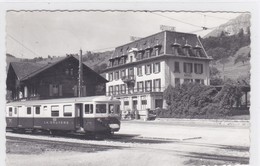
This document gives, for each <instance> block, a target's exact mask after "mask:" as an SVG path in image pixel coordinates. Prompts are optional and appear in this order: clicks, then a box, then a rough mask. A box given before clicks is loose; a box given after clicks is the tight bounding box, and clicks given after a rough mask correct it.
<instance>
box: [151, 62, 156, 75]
mask: <svg viewBox="0 0 260 166" xmlns="http://www.w3.org/2000/svg"><path fill="white" fill-rule="evenodd" d="M151 65H153V66H152V68H153V73H155V66H156V63H154V64H151ZM151 73H152V72H151Z"/></svg>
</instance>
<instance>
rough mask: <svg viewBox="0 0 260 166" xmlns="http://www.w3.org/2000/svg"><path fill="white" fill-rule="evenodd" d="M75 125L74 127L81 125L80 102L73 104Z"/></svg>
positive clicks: (81, 107)
mask: <svg viewBox="0 0 260 166" xmlns="http://www.w3.org/2000/svg"><path fill="white" fill-rule="evenodd" d="M75 127H76V128H80V127H83V104H82V103H76V104H75Z"/></svg>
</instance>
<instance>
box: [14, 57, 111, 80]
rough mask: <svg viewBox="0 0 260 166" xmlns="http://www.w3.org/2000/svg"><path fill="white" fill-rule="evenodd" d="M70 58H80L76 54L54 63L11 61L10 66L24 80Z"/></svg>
mask: <svg viewBox="0 0 260 166" xmlns="http://www.w3.org/2000/svg"><path fill="white" fill-rule="evenodd" d="M69 58H75V59H76V60H78V58H77V57H75V56H66V57H62V58H59V60H56V61H54V62H53V63H49V64H42V63H33V62H11V63H10V66H12V67H13V69H14V71H15V74H16V75H17V77H18V79H19V80H21V81H24V80H27V79H29V78H32V77H34V76H36V75H38V74H39V73H41V72H43V71H45V70H47V69H49V68H50V67H52V66H55V65H57V64H58V63H61V62H63V61H64V60H66V59H69ZM83 65H84V66H85V67H86V68H87V69H88V70H90V71H91V72H94V73H96V72H95V71H94V70H92V69H91V68H89V67H88V66H87V65H85V64H84V63H83ZM96 74H97V76H98V77H99V78H101V79H103V80H106V79H104V77H102V76H100V75H99V74H98V73H96ZM106 81H107V80H106Z"/></svg>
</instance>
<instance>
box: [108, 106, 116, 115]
mask: <svg viewBox="0 0 260 166" xmlns="http://www.w3.org/2000/svg"><path fill="white" fill-rule="evenodd" d="M108 113H109V114H114V113H115V109H114V104H109V107H108Z"/></svg>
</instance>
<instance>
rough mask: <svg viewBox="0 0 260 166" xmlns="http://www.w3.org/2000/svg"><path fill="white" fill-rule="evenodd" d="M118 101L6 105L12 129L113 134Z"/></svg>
mask: <svg viewBox="0 0 260 166" xmlns="http://www.w3.org/2000/svg"><path fill="white" fill-rule="evenodd" d="M120 125H121V124H120V101H119V100H116V99H112V98H111V97H107V96H93V97H76V98H61V99H47V100H31V101H16V102H9V103H7V104H6V128H7V129H9V130H12V131H14V132H19V133H24V132H26V131H28V130H30V131H48V132H50V133H51V134H55V133H78V134H85V135H90V134H93V135H95V134H113V133H114V132H118V131H119V130H120Z"/></svg>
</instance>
